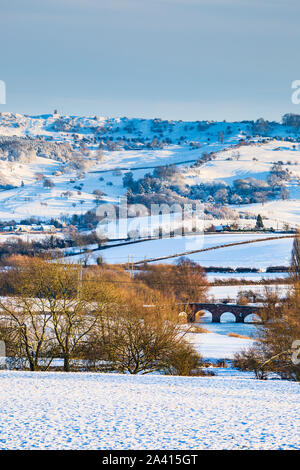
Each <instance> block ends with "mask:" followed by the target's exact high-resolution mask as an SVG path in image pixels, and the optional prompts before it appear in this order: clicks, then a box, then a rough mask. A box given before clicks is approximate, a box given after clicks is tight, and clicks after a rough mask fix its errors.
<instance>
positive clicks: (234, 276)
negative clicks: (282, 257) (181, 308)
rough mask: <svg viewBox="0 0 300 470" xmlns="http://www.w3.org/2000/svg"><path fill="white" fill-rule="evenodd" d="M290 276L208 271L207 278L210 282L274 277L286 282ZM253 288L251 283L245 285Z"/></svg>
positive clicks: (283, 274) (269, 278) (286, 274)
mask: <svg viewBox="0 0 300 470" xmlns="http://www.w3.org/2000/svg"><path fill="white" fill-rule="evenodd" d="M287 277H289V273H280V272H279V273H265V272H259V273H222V272H217V273H207V279H208V280H209V282H214V281H215V280H220V279H221V280H224V281H230V280H233V279H244V280H245V281H257V282H259V281H261V280H263V279H264V280H272V279H279V278H280V279H281V280H282V283H283V284H284V280H285V279H286V278H287ZM248 288H249V289H251V285H248V286H247V285H245V289H248Z"/></svg>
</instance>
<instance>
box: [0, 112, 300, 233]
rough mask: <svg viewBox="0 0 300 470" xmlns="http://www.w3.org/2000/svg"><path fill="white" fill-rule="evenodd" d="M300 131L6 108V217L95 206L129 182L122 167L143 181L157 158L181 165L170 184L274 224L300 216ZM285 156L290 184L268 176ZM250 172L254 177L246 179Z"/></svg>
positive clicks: (2, 134)
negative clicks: (275, 181) (29, 112)
mask: <svg viewBox="0 0 300 470" xmlns="http://www.w3.org/2000/svg"><path fill="white" fill-rule="evenodd" d="M299 136H300V134H299V132H298V128H296V127H289V126H286V125H283V124H280V123H265V122H264V121H263V122H262V121H258V122H256V123H254V122H252V121H243V122H233V123H227V122H206V121H197V122H183V121H163V120H160V119H152V120H150V119H149V120H146V119H128V118H112V119H110V118H105V117H98V116H94V117H76V116H60V115H58V114H49V115H42V116H32V117H30V116H26V115H21V114H13V113H1V114H0V186H1V187H2V189H3V190H2V191H1V192H0V219H2V220H3V219H15V220H20V219H22V218H24V217H29V216H37V217H42V218H50V217H60V218H61V217H69V216H70V215H72V214H83V213H85V212H86V211H88V210H90V209H92V208H94V207H95V205H96V199H97V198H96V195H95V194H94V192H95V191H97V190H98V192H101V194H102V195H101V202H102V203H103V202H104V203H105V202H114V203H115V202H116V203H117V202H118V199H119V197H120V196H122V195H123V194H125V192H126V191H127V189H128V188H126V187H124V186H123V177H124V174H126V173H128V172H129V171H130V172H132V174H133V178H134V180H135V181H137V182H139V181H142V180H143V178H144V176H145V174H152V173H153V170H154V168H155V167H157V166H159V165H161V166H163V165H170V164H174V165H176V167H177V168H178V169H179V171H178V172H177V174H176V177H175V179H174V178H173V180H172V181H171V183H170V182H168V181H163V180H162V181H161V183H162V189H161V192H162V193H163V192H164V190H165V188H167V189H168V188H169V187H171V188H172V191H173V193H172V194H175V193H174V191H175V192H176V191H177V193H180V191H182V195H183V196H184V197H188V198H192V199H193V200H198V199H199V200H203V202H207V200H208V198H209V197H210V196H211V197H212V198H213V203H215V204H223V203H224V204H225V205H227V207H228V208H230V209H234V211H235V213H234V217H233V215H230V214H233V212H232V213H230V212H227V213H226V214H227V215H226V217H225V216H224V218H225V221H226V218H227V219H229V218H230V217H231V218H238V217H239V215H238V214H239V213H243V214H245V212H250V213H253V214H257V213H261V214H262V215H266V216H267V217H268V218H269V219H270V221H269V222H266V225H267V226H268V225H269V226H271V225H273V226H275V228H276V227H277V226H278V224H279V225H280V224H281V225H282V224H284V223H286V222H288V223H290V224H292V225H295V224H300V203H299V197H300V191H299V179H300V170H299V168H298V166H297V165H298V160H299V156H300V147H299V145H300V144H299V141H300V138H299ZM207 155H208V157H207ZM278 162H279V163H278ZM276 164H277V167H278V165H279V169H280V171H281V170H282V171H283V172H284V173H285V176H286V175H287V174H288V173H289V175H288V178H286V179H284V178H285V176H284V177H283V180H282V181H281V183H280V184H281V186H279V189H280V191H281V192H280V191H279V189H278V188H277V189H276V190H274V186H273V187H272V188H271V187H270V186H268V185H269V182H268V181H269V180H270V175H271V176H272V171H273V172H274V165H276ZM272 169H273V170H272ZM287 170H288V172H287ZM276 171H277V172H278V168H277V170H276ZM273 176H274V175H273ZM275 176H276V175H275ZM176 178H177V180H176ZM241 179H242V180H246V181H245V182H244V183H240V182H238V183H237V180H241ZM142 183H143V181H142ZM177 183H178V184H177ZM242 184H245V185H246V190H245V194H243V191H244V187H243V186H241V185H242ZM272 184H273V183H272ZM238 185H240V186H238ZM174 186H175V189H174ZM176 186H178V187H176ZM249 187H250V190H249ZM178 188H179V189H178ZM224 188H225V190H226V191H227V199H226V197H225V199H224V201H222V200H220V198H221V199H222V197H223V196H222V194H223V193H224V191H223V193H222V191H221V193H220V192H219V193H217V190H218V189H221V190H223V189H224ZM241 188H242V189H241ZM283 189H284V192H283ZM151 191H152V192H155V191H153V190H151V189H150V193H151ZM247 191H248V193H247ZM249 191H250V193H249ZM272 191H273V192H272ZM276 191H277V192H276ZM262 193H263V194H262ZM268 193H269V194H271V196H269V194H268ZM249 194H250V196H249ZM288 194H289V195H288ZM179 195H180V196H181V194H179ZM223 195H224V194H223ZM265 195H267V196H268V197H267V199H265ZM225 196H226V194H225ZM288 197H289V199H288ZM98 202H99V201H98ZM245 202H246V204H245ZM228 214H229V215H228ZM213 217H214V216H213ZM213 217H210V219H211V218H213ZM210 223H212V222H211V221H210ZM249 223H250V224H251V222H249ZM253 223H254V222H252V224H253Z"/></svg>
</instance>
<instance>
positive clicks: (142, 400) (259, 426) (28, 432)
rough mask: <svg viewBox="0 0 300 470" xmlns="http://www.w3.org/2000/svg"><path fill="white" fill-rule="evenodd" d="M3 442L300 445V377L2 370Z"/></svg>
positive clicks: (23, 445)
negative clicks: (291, 379)
mask: <svg viewBox="0 0 300 470" xmlns="http://www.w3.org/2000/svg"><path fill="white" fill-rule="evenodd" d="M0 383H1V391H0V404H1V405H0V449H225V450H229V449H299V448H300V434H299V429H300V427H299V424H300V423H299V416H300V400H299V392H300V389H299V384H297V383H290V382H284V381H278V380H272V381H268V382H265V381H262V382H261V381H257V380H254V379H249V378H245V379H243V378H231V377H229V378H226V377H208V378H206V377H201V378H198V377H194V378H190V377H189V378H186V377H166V376H165V377H164V376H156V375H151V376H122V375H108V374H107V375H102V374H86V373H82V374H81V373H69V374H64V373H55V372H53V373H30V372H0Z"/></svg>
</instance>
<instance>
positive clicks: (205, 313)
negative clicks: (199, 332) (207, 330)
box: [195, 308, 213, 323]
mask: <svg viewBox="0 0 300 470" xmlns="http://www.w3.org/2000/svg"><path fill="white" fill-rule="evenodd" d="M199 312H201V317H200V319H199V320H195V321H200V322H201V323H212V321H213V314H212V312H210V311H209V310H207V309H206V308H204V309H201V310H198V312H196V315H197V313H199ZM196 315H195V319H196Z"/></svg>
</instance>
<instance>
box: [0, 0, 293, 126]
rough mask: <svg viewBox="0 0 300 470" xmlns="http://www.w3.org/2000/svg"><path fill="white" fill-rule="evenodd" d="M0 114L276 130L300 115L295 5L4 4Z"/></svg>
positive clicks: (241, 1) (111, 0) (205, 0)
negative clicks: (261, 122) (267, 123)
mask: <svg viewBox="0 0 300 470" xmlns="http://www.w3.org/2000/svg"><path fill="white" fill-rule="evenodd" d="M0 1H1V10H0V11H1V14H0V38H1V67H0V80H4V81H5V82H6V86H7V104H6V105H0V111H13V112H23V113H28V114H41V113H48V112H52V111H53V109H54V108H58V109H59V111H60V112H61V113H62V114H85V115H94V114H97V115H105V116H125V115H127V116H131V117H132V116H135V117H138V116H140V117H162V118H168V119H184V120H197V119H215V120H223V119H227V120H239V119H256V118H258V117H261V116H263V117H265V118H268V119H276V120H279V119H280V117H281V115H282V114H284V113H285V112H295V113H300V105H298V106H297V105H293V104H292V103H291V93H292V91H291V83H292V81H293V80H297V79H300V67H299V65H300V62H299V50H300V28H299V14H300V2H299V1H298V0H147V1H146V0H26V1H24V0H0Z"/></svg>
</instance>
